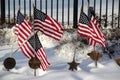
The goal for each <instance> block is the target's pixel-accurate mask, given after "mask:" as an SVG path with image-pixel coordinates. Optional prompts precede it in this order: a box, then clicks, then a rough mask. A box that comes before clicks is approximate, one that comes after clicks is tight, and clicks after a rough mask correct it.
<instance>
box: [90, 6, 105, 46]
mask: <svg viewBox="0 0 120 80" xmlns="http://www.w3.org/2000/svg"><path fill="white" fill-rule="evenodd" d="M88 18H89V19H90V21H91V23H92V27H93V29H94V31H95V33H96V34H97V36H98V38H99V39H100V40H101V41H102V42H103V43H104V44H102V46H103V47H105V36H104V35H103V34H102V32H101V31H100V25H99V23H98V21H97V19H96V18H95V12H94V10H93V7H89V9H88ZM89 44H91V45H92V44H93V45H94V46H95V45H96V41H95V40H93V39H91V38H90V39H89Z"/></svg>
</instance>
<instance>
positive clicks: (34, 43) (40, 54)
mask: <svg viewBox="0 0 120 80" xmlns="http://www.w3.org/2000/svg"><path fill="white" fill-rule="evenodd" d="M28 43H29V44H30V48H31V50H32V52H33V53H34V54H35V56H36V57H37V58H38V59H39V60H40V62H41V64H40V68H41V69H42V70H44V71H45V70H47V69H48V67H49V65H50V64H49V62H48V60H47V57H46V54H45V51H44V49H43V47H42V45H41V43H40V40H39V38H38V35H37V33H36V34H35V35H33V36H32V37H31V38H30V39H29V40H28Z"/></svg>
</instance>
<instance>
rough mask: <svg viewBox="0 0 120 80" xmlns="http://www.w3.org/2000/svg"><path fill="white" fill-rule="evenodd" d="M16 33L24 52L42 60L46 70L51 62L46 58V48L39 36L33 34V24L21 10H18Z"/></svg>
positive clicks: (43, 67) (43, 68) (28, 55)
mask: <svg viewBox="0 0 120 80" xmlns="http://www.w3.org/2000/svg"><path fill="white" fill-rule="evenodd" d="M15 34H16V35H17V36H18V45H19V47H20V49H21V51H22V52H23V54H24V55H25V56H26V57H28V58H29V59H31V58H34V57H37V58H38V59H39V60H40V62H41V65H40V68H41V69H42V70H46V69H47V68H48V66H49V63H48V60H47V58H46V55H45V52H44V49H43V48H42V45H41V43H40V41H39V39H38V37H37V36H36V35H35V37H33V36H31V34H32V26H30V25H29V24H28V22H27V21H26V19H25V18H24V16H23V15H22V14H21V12H20V11H18V16H17V24H16V27H15ZM34 38H35V39H34ZM33 39H34V41H33ZM34 42H35V43H34ZM34 45H35V47H34Z"/></svg>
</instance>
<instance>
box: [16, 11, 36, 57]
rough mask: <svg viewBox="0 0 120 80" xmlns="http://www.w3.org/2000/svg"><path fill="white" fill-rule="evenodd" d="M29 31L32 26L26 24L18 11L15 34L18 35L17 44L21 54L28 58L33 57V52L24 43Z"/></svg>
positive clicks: (30, 31)
mask: <svg viewBox="0 0 120 80" xmlns="http://www.w3.org/2000/svg"><path fill="white" fill-rule="evenodd" d="M31 33H32V26H30V25H29V24H28V22H27V20H26V19H25V18H24V16H23V15H22V13H21V12H20V11H18V15H17V22H16V27H15V34H16V35H17V36H18V45H19V47H20V49H21V50H22V52H23V54H24V55H25V56H26V57H28V58H32V57H34V55H33V52H31V50H30V48H29V45H28V44H27V43H26V41H27V39H28V37H29V36H30V34H31ZM23 44H25V45H23Z"/></svg>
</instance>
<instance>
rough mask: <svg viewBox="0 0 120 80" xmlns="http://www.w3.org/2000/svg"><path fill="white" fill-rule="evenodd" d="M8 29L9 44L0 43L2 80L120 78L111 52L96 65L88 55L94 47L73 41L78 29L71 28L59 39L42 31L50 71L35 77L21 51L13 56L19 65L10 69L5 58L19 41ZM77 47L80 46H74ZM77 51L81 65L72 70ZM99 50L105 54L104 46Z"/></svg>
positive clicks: (112, 79)
mask: <svg viewBox="0 0 120 80" xmlns="http://www.w3.org/2000/svg"><path fill="white" fill-rule="evenodd" d="M6 31H7V32H9V34H8V35H6V37H7V38H10V40H9V42H10V43H9V44H5V45H2V46H0V80H120V76H119V75H120V67H119V66H118V65H117V64H116V62H115V61H114V59H109V57H108V55H105V54H104V56H103V57H102V58H101V59H100V60H99V61H98V66H97V67H95V63H94V61H93V60H91V59H90V57H89V56H87V53H89V52H91V51H92V50H93V47H91V46H88V45H87V46H84V47H79V45H80V42H74V39H75V38H76V36H77V33H76V32H75V31H74V32H72V31H71V32H72V34H70V33H68V32H67V31H65V32H64V34H63V37H62V39H61V41H60V42H57V41H54V40H52V39H50V38H48V37H46V36H44V35H42V34H40V40H41V43H42V45H43V47H44V49H45V52H46V55H47V58H48V60H49V62H50V64H51V65H50V67H49V69H48V70H47V71H45V72H44V71H42V70H40V69H37V70H36V76H34V70H33V69H31V68H30V67H29V65H28V61H29V60H28V59H27V58H26V57H25V56H24V55H23V54H22V52H21V50H18V51H17V52H16V53H15V54H14V55H12V57H13V58H14V59H15V60H16V66H15V67H14V68H13V69H11V70H10V71H7V70H6V69H5V68H4V65H3V61H4V60H5V59H6V58H7V57H9V56H11V55H10V54H11V53H12V52H13V51H14V50H16V49H17V48H18V46H17V42H15V41H14V39H16V38H15V37H13V34H12V31H11V29H10V30H6ZM58 45H60V46H58ZM76 46H77V47H78V48H77V49H75V47H76ZM116 49H117V48H116ZM118 49H119V48H118ZM75 50H76V62H78V63H80V65H79V66H78V70H77V71H70V70H69V65H68V64H67V63H68V62H71V61H72V58H73V53H74V51H75ZM98 51H100V52H101V53H102V49H101V48H99V49H98ZM118 53H119V52H118ZM102 54H103V53H102Z"/></svg>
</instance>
